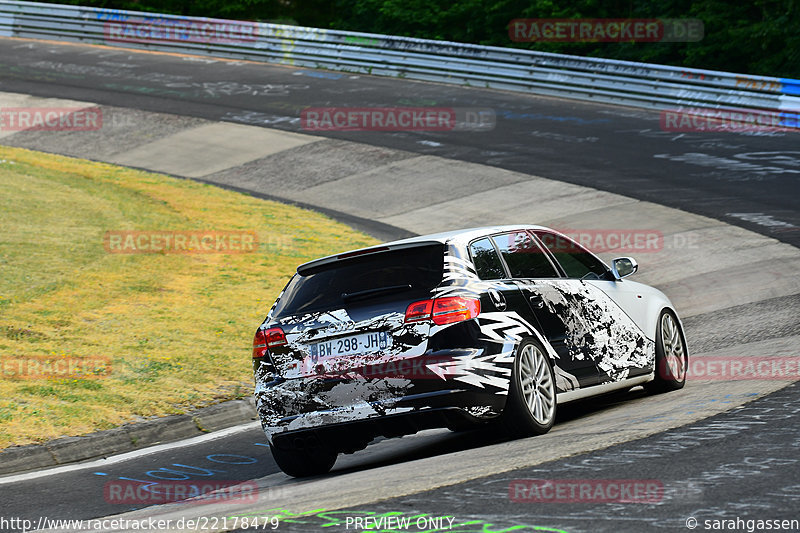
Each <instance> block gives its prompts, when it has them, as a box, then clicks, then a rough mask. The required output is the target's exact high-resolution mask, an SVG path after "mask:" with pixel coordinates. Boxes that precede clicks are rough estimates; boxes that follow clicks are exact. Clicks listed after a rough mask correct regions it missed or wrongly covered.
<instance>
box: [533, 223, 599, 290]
mask: <svg viewBox="0 0 800 533" xmlns="http://www.w3.org/2000/svg"><path fill="white" fill-rule="evenodd" d="M534 233H535V234H536V236H537V237H539V239H540V240H541V241H542V243H543V244H544V245H545V247H546V248H547V249H548V250H550V252H551V253H552V254H553V256H554V257H555V258H556V261H558V262H559V264H560V265H561V268H563V269H564V272H566V274H567V276H569V277H570V278H578V279H580V278H587V277H588V278H592V279H597V278H603V277H605V275H606V272H607V270H608V269H607V268H606V266H605V265H604V264H603V263H602V261H600V260H599V259H597V258H596V257H595V256H594V255H592V254H591V253H589V252H588V251H586V249H585V248H583V247H582V246H581V245H580V244H578V243H577V242H575V241H573V240H572V239H569V238H567V237H564V236H561V235H556V234H555V233H551V232H549V231H541V230H537V231H534Z"/></svg>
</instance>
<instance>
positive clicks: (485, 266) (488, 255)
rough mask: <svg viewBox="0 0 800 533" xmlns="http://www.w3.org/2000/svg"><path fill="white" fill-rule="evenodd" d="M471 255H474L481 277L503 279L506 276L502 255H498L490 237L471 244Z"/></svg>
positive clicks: (474, 261)
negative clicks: (501, 259)
mask: <svg viewBox="0 0 800 533" xmlns="http://www.w3.org/2000/svg"><path fill="white" fill-rule="evenodd" d="M469 255H470V256H471V257H472V262H473V263H474V264H475V271H476V272H477V273H478V277H479V278H481V279H502V278H504V277H506V272H505V270H503V263H502V261H500V256H499V255H497V251H496V250H495V249H494V246H492V242H491V241H490V240H489V239H488V238H486V239H481V240H479V241H475V242H473V243H472V244H470V245H469Z"/></svg>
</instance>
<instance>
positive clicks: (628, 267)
mask: <svg viewBox="0 0 800 533" xmlns="http://www.w3.org/2000/svg"><path fill="white" fill-rule="evenodd" d="M637 270H639V263H637V262H636V259H634V258H633V257H617V258H616V259H614V260H613V261H611V273H612V274H614V277H615V278H616V279H622V278H626V277H628V276H630V275H631V274H634V273H635V272H636V271H637Z"/></svg>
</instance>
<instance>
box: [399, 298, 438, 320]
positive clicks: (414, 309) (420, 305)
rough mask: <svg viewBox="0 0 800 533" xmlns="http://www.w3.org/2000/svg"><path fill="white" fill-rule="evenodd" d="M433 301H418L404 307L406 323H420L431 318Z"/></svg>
mask: <svg viewBox="0 0 800 533" xmlns="http://www.w3.org/2000/svg"><path fill="white" fill-rule="evenodd" d="M431 309H433V300H420V301H419V302H414V303H413V304H411V305H409V306H408V307H406V322H421V321H423V320H428V319H429V318H430V317H431Z"/></svg>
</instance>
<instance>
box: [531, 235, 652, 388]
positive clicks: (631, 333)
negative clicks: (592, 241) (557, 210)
mask: <svg viewBox="0 0 800 533" xmlns="http://www.w3.org/2000/svg"><path fill="white" fill-rule="evenodd" d="M532 233H533V234H534V235H536V237H537V239H538V241H539V243H541V245H542V246H544V247H545V248H547V250H548V251H549V252H550V254H551V256H552V257H553V259H554V261H555V262H557V264H558V266H559V267H560V269H561V271H562V272H563V273H564V275H565V276H566V279H560V280H553V281H552V282H549V285H550V286H551V288H552V290H553V291H554V292H555V293H558V296H555V295H553V297H552V298H551V299H550V300H549V301H548V302H547V305H555V306H557V307H558V306H559V305H561V306H563V305H566V306H567V307H569V309H570V313H569V315H568V316H570V317H571V318H570V320H571V322H569V323H567V324H566V329H567V332H566V335H567V338H566V340H565V342H566V344H567V346H568V348H569V351H570V353H571V354H572V356H573V357H579V358H584V359H585V360H587V361H591V362H592V364H593V365H594V366H595V367H596V372H597V375H598V381H597V382H598V383H608V382H614V381H619V380H622V379H625V378H628V377H634V376H637V375H641V374H647V373H649V372H651V371H652V368H653V364H654V363H653V361H654V357H655V352H654V345H653V342H652V341H651V340H650V339H648V338H647V337H646V336H645V334H644V332H643V331H642V329H641V328H640V327H639V325H637V323H636V321H635V320H634V319H633V318H631V316H629V314H628V313H627V312H626V311H625V310H624V309H623V308H622V307H621V306H620V305H619V304H618V303H617V302H616V301H615V300H614V298H612V297H611V296H610V294H614V293H615V291H616V290H617V287H616V286H615V284H616V283H617V282H616V281H615V280H613V278H612V276H611V275H610V272H609V270H608V267H606V265H605V264H604V263H603V262H602V261H600V259H598V258H597V257H596V256H595V255H594V254H592V253H591V252H589V251H588V250H586V249H585V248H583V247H582V246H580V245H579V244H578V243H576V242H575V241H573V240H572V239H569V238H567V237H566V236H563V235H560V234H557V233H554V232H551V231H547V230H535V231H533V232H532ZM626 307H628V308H629V309H636V308H635V307H631V306H626Z"/></svg>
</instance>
